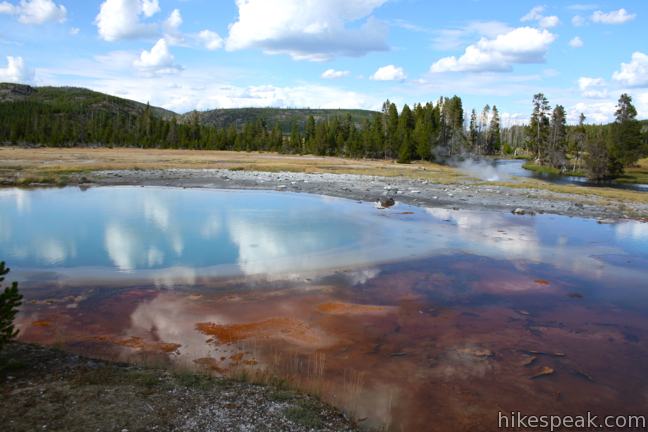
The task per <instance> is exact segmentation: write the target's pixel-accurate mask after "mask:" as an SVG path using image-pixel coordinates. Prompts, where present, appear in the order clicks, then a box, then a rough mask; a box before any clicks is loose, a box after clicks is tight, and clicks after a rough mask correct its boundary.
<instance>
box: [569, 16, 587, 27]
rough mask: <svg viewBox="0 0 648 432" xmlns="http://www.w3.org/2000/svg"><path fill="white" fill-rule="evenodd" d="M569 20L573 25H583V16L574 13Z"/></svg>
mask: <svg viewBox="0 0 648 432" xmlns="http://www.w3.org/2000/svg"><path fill="white" fill-rule="evenodd" d="M571 22H572V25H573V26H574V27H581V26H583V25H585V18H583V17H582V16H580V15H576V16H574V17H573V18H572V19H571Z"/></svg>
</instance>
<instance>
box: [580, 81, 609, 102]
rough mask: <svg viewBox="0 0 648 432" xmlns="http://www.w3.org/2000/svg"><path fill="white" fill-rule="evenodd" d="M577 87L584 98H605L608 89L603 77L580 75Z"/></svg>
mask: <svg viewBox="0 0 648 432" xmlns="http://www.w3.org/2000/svg"><path fill="white" fill-rule="evenodd" d="M578 88H579V89H580V91H581V94H582V95H583V96H584V97H586V98H606V97H607V96H608V91H607V89H606V84H605V80H604V79H603V78H591V77H580V78H579V79H578Z"/></svg>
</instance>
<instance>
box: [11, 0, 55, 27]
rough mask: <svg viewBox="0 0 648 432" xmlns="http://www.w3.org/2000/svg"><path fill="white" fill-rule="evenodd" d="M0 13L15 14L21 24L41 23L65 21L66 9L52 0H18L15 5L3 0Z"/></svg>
mask: <svg viewBox="0 0 648 432" xmlns="http://www.w3.org/2000/svg"><path fill="white" fill-rule="evenodd" d="M0 14H9V15H15V16H17V17H18V21H19V22H21V23H23V24H43V23H46V22H63V21H65V18H66V17H67V10H66V9H65V6H63V5H57V4H56V3H54V2H53V1H52V0H20V3H18V4H15V5H14V4H13V3H9V2H6V1H3V2H2V3H0Z"/></svg>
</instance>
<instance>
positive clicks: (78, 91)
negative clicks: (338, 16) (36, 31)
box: [0, 83, 377, 133]
mask: <svg viewBox="0 0 648 432" xmlns="http://www.w3.org/2000/svg"><path fill="white" fill-rule="evenodd" d="M23 101H24V102H32V103H37V104H44V105H48V106H51V107H54V108H61V109H67V108H68V107H70V106H74V107H75V108H82V109H84V110H88V111H91V112H102V113H106V114H131V115H139V114H142V113H143V112H144V110H145V109H146V104H144V103H141V102H136V101H133V100H130V99H124V98H120V97H117V96H112V95H109V94H106V93H101V92H96V91H93V90H88V89H85V88H80V87H49V86H48V87H34V86H30V85H25V84H12V83H0V103H12V102H23ZM151 113H152V114H153V115H154V116H156V117H158V118H161V119H164V120H171V119H172V118H174V117H175V118H176V120H177V121H178V123H189V122H191V121H192V119H193V116H194V115H197V116H198V122H199V123H200V124H201V125H203V126H214V127H217V128H228V127H230V126H234V127H236V128H237V129H240V128H242V127H243V125H244V124H246V123H255V122H258V121H262V122H264V123H265V124H266V125H267V127H269V128H271V127H273V126H274V125H275V124H279V126H280V128H281V130H282V131H283V132H284V133H288V132H290V130H291V128H292V125H293V123H294V124H296V125H297V127H298V128H299V129H300V130H303V128H304V125H305V123H306V120H307V119H308V117H309V116H311V115H312V116H313V117H314V119H315V121H316V122H317V121H319V120H324V119H331V118H333V117H346V116H351V119H352V121H353V122H354V123H355V124H356V125H357V126H360V125H361V124H362V123H363V122H364V120H366V119H367V120H370V119H371V118H372V117H373V116H374V115H375V114H377V112H375V111H369V110H359V109H319V108H314V109H312V108H217V109H213V110H208V111H190V112H188V113H185V114H178V113H175V112H173V111H170V110H167V109H164V108H160V107H155V106H151Z"/></svg>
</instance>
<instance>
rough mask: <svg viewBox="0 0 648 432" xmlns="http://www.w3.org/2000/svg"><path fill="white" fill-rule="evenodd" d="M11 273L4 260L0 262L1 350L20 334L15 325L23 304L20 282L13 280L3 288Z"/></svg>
mask: <svg viewBox="0 0 648 432" xmlns="http://www.w3.org/2000/svg"><path fill="white" fill-rule="evenodd" d="M7 273H9V268H7V267H5V263H4V261H2V262H0V290H2V291H0V350H2V348H3V347H4V346H5V345H6V344H7V342H10V341H11V340H12V339H13V338H15V337H16V336H17V335H18V330H16V328H15V327H14V325H13V320H14V318H16V314H17V313H18V308H19V307H20V305H21V304H22V295H21V294H20V292H19V291H18V283H17V282H13V283H12V284H11V285H10V286H8V287H5V288H4V289H3V287H2V282H4V279H5V276H6V275H7Z"/></svg>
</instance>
